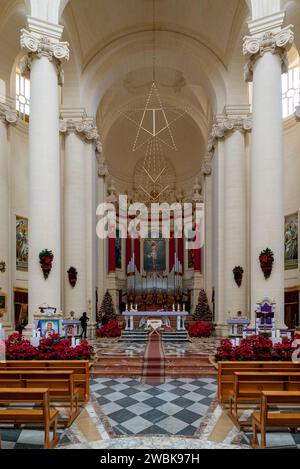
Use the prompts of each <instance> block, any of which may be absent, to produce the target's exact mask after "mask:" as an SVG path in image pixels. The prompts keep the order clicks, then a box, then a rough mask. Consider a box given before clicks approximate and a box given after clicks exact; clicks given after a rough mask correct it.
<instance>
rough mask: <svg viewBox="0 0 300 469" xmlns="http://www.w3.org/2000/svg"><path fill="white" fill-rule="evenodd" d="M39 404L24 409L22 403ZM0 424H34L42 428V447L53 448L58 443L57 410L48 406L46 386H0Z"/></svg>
mask: <svg viewBox="0 0 300 469" xmlns="http://www.w3.org/2000/svg"><path fill="white" fill-rule="evenodd" d="M25 403H26V404H32V405H37V404H38V405H39V406H40V408H39V409H37V408H34V409H28V408H26V409H24V408H21V407H22V406H24V404H25ZM0 405H2V406H3V405H4V406H6V407H7V408H5V409H2V408H0V424H14V425H16V424H17V425H20V424H25V425H26V424H30V425H32V424H34V425H38V426H40V427H41V426H42V427H43V428H44V448H54V446H56V445H57V443H58V439H59V438H58V434H57V417H58V411H57V410H56V409H50V407H49V393H48V389H47V388H40V389H39V388H36V389H30V388H27V389H24V388H22V389H21V388H1V389H0ZM51 427H53V438H52V440H51V441H50V429H51Z"/></svg>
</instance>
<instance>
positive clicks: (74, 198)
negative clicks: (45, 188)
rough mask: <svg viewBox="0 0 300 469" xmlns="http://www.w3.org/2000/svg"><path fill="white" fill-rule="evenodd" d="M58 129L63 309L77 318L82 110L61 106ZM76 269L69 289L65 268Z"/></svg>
mask: <svg viewBox="0 0 300 469" xmlns="http://www.w3.org/2000/svg"><path fill="white" fill-rule="evenodd" d="M60 115H61V121H60V131H61V133H63V134H65V161H64V216H63V239H64V244H63V245H64V252H63V258H64V263H63V265H64V312H65V313H67V314H68V313H70V311H74V312H75V313H76V317H77V318H78V317H80V316H81V315H82V313H83V312H84V311H87V291H86V256H85V254H84V253H85V246H86V154H85V146H86V143H85V134H84V120H85V118H86V113H85V111H84V109H62V110H61V113H60ZM70 267H74V268H75V269H76V270H77V272H78V277H77V283H76V285H75V287H74V288H73V287H72V286H71V285H70V283H69V279H68V274H67V271H68V270H69V268H70Z"/></svg>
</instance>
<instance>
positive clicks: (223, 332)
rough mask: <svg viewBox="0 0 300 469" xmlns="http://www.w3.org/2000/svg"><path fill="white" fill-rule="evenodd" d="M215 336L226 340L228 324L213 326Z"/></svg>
mask: <svg viewBox="0 0 300 469" xmlns="http://www.w3.org/2000/svg"><path fill="white" fill-rule="evenodd" d="M215 336H216V337H220V338H223V339H224V338H227V337H228V336H229V328H228V324H217V325H216V326H215Z"/></svg>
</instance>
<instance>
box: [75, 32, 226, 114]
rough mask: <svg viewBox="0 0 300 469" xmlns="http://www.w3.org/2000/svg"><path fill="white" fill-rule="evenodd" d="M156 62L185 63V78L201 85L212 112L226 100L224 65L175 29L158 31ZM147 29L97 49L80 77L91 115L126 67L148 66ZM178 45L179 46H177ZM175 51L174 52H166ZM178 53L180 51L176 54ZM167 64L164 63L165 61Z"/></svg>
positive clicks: (171, 65)
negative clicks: (175, 31) (104, 47)
mask: <svg viewBox="0 0 300 469" xmlns="http://www.w3.org/2000/svg"><path fill="white" fill-rule="evenodd" d="M159 35H160V36H161V37H160V39H159V43H160V44H162V46H161V47H160V49H159V50H158V51H157V64H158V68H159V65H160V64H164V66H168V67H169V68H172V69H174V70H176V69H177V68H178V63H181V64H182V66H184V67H185V73H186V74H187V75H188V82H189V83H190V84H192V85H201V86H202V87H203V89H204V90H205V92H206V94H207V96H208V97H209V99H210V101H211V104H212V109H213V111H214V112H219V111H221V110H222V108H223V106H224V104H225V102H226V91H225V83H224V74H225V73H226V69H225V67H224V65H223V64H222V63H220V61H218V59H217V58H216V56H215V55H214V54H213V53H212V52H211V51H210V50H208V49H207V48H206V47H205V46H203V45H201V44H199V43H198V42H196V41H194V40H192V39H190V38H187V37H184V36H182V35H180V34H176V33H167V32H160V33H159ZM149 37H150V35H149V32H142V33H137V34H133V35H131V36H129V37H128V38H127V39H126V40H124V38H123V39H122V40H116V41H115V42H114V43H113V44H110V45H109V46H108V47H107V48H106V49H105V50H102V51H101V52H98V53H97V54H96V55H95V56H94V57H93V59H92V60H91V61H90V62H89V64H88V65H87V66H86V68H85V70H84V72H83V75H82V80H81V90H82V95H81V96H82V102H85V103H86V107H87V110H88V113H90V114H92V115H95V114H96V112H97V109H98V106H99V103H100V101H101V98H102V97H103V96H104V95H105V93H106V92H107V90H108V89H109V88H110V87H111V86H112V85H113V84H114V83H115V82H116V81H117V80H120V77H124V76H125V75H126V73H128V72H129V71H137V70H138V69H140V68H141V65H140V64H143V66H144V67H147V68H148V67H149V68H150V67H152V54H150V53H149V54H147V51H150V49H151V47H152V44H151V41H149ZM179 45H180V47H179ZM170 50H174V51H176V54H172V53H170ZM178 54H181V55H180V56H179V58H178ZM166 64H167V65H166Z"/></svg>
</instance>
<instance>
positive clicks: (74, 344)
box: [71, 337, 76, 348]
mask: <svg viewBox="0 0 300 469" xmlns="http://www.w3.org/2000/svg"><path fill="white" fill-rule="evenodd" d="M71 347H73V348H74V347H76V339H75V337H72V340H71Z"/></svg>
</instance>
